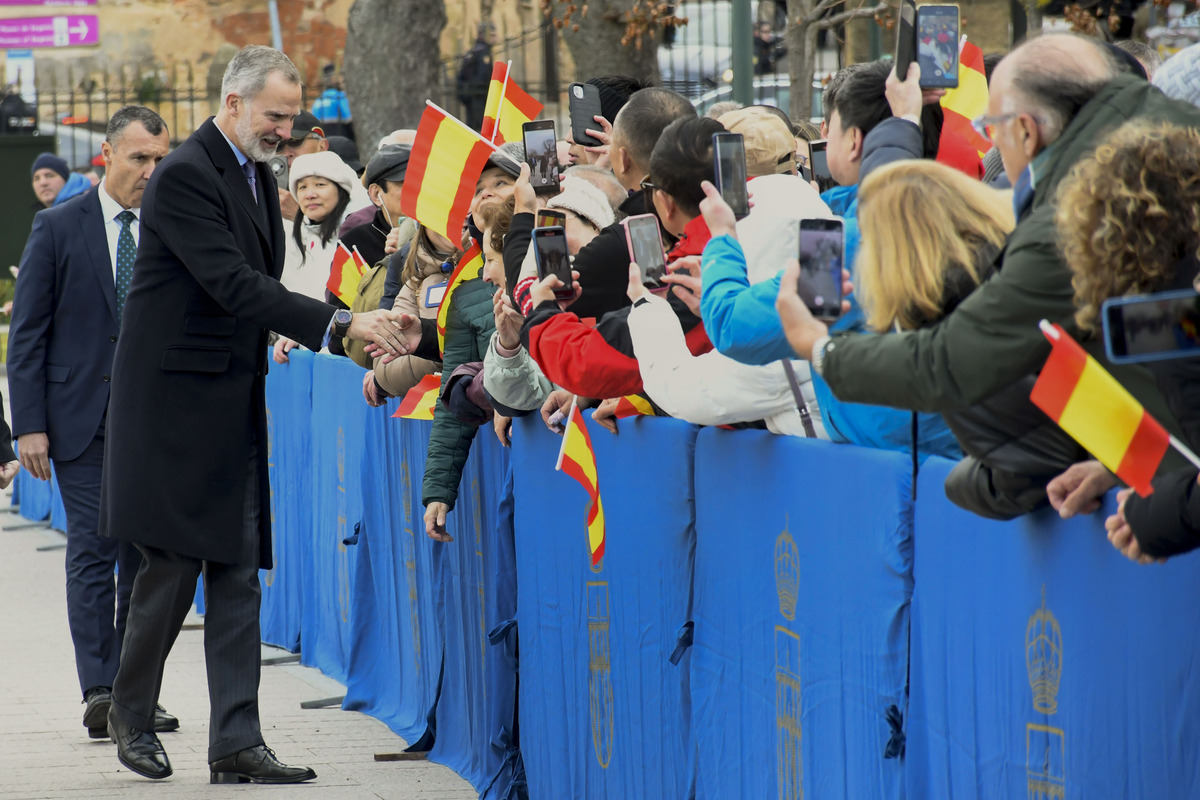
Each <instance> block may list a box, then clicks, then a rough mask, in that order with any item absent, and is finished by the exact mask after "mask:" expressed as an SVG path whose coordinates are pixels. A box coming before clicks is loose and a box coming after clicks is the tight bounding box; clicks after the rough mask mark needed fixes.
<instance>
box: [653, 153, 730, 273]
mask: <svg viewBox="0 0 1200 800" xmlns="http://www.w3.org/2000/svg"><path fill="white" fill-rule="evenodd" d="M712 140H713V174H714V175H715V176H716V179H717V191H719V192H720V193H721V197H722V199H724V200H725V202H726V203H728V204H729V207H730V208H732V209H733V215H734V216H735V217H737V218H738V219H741V218H742V217H745V216H748V215H749V214H750V194H749V192H748V191H747V189H746V144H745V142H744V141H743V140H742V135H741V134H740V133H714V134H713V137H712ZM638 263H639V264H640V263H641V262H640V261H639V262H638Z"/></svg>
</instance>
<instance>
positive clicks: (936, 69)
mask: <svg viewBox="0 0 1200 800" xmlns="http://www.w3.org/2000/svg"><path fill="white" fill-rule="evenodd" d="M917 63H918V64H920V65H921V88H922V89H956V88H958V6H949V5H947V6H943V5H929V6H921V7H920V8H918V9H917Z"/></svg>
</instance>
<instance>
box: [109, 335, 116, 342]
mask: <svg viewBox="0 0 1200 800" xmlns="http://www.w3.org/2000/svg"><path fill="white" fill-rule="evenodd" d="M108 340H109V341H110V342H115V341H116V340H117V335H116V334H115V333H114V334H113V335H112V336H110V337H108Z"/></svg>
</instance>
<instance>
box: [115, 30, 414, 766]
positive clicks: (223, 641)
mask: <svg viewBox="0 0 1200 800" xmlns="http://www.w3.org/2000/svg"><path fill="white" fill-rule="evenodd" d="M221 96H222V105H221V109H220V111H219V112H218V113H217V116H216V117H215V118H213V119H210V120H209V121H208V122H205V123H204V124H203V125H202V126H201V127H200V128H199V129H198V130H197V131H196V133H195V134H193V135H192V136H191V137H190V138H189V139H188V140H187V141H186V142H184V143H183V144H182V145H180V147H179V149H177V150H176V151H175V152H174V153H172V154H171V155H170V156H168V157H167V158H166V159H165V160H164V161H163V163H162V165H161V166H160V167H159V168H158V169H157V170H156V171H155V173H154V176H153V177H152V178H151V180H150V183H149V185H148V186H147V188H146V195H145V200H144V202H143V204H142V239H141V243H140V246H139V249H138V256H137V261H136V263H135V265H134V272H133V283H132V286H131V287H130V290H129V298H128V301H127V303H126V306H125V317H124V321H123V324H122V335H121V337H120V339H119V341H118V342H117V352H116V358H115V360H114V363H113V372H112V376H113V381H112V397H111V400H110V405H109V416H108V433H109V437H108V447H107V449H106V451H105V461H104V488H103V497H102V501H101V531H102V532H105V533H107V535H109V536H111V537H113V538H116V539H119V540H122V541H129V542H134V543H135V544H136V545H137V546H138V549H139V550H141V552H142V554H143V556H144V559H145V560H144V562H143V564H142V567H141V570H140V571H139V572H138V574H137V578H136V580H135V581H134V586H133V596H132V598H131V601H130V608H129V617H128V621H127V625H126V632H125V642H124V645H123V648H122V651H121V666H120V669H119V670H118V672H117V676H116V680H115V682H114V684H113V699H112V708H111V710H110V712H109V719H108V722H109V733H110V734H111V735H112V737H113V739H114V741H116V743H117V754H118V758H119V760H120V762H121V763H122V764H123V765H125V766H126V767H128V768H129V769H131V770H133V771H134V772H137V773H138V774H140V775H144V776H146V777H148V778H165V777H167V776H168V775H170V774H171V764H170V761H169V760H168V759H167V755H166V753H165V752H164V750H163V748H162V745H161V743H160V742H159V740H158V737H157V736H155V735H154V733H153V726H154V710H155V704H156V703H157V700H158V692H159V687H160V686H161V684H162V674H163V665H164V662H165V661H166V658H167V654H168V653H169V652H170V649H171V645H172V644H173V643H174V641H175V637H176V636H177V635H178V633H179V628H180V626H181V625H182V623H183V619H184V617H185V616H186V614H187V611H188V608H189V607H190V606H191V601H192V596H193V593H194V591H195V582H196V578H197V576H199V575H200V574H201V572H203V575H204V588H205V600H206V614H205V620H204V650H205V662H206V665H207V669H208V691H209V702H210V707H211V717H210V723H209V748H208V760H209V765H210V768H211V779H212V781H213V782H214V783H221V782H243V781H254V782H260V783H295V782H299V781H306V780H311V779H312V778H315V777H316V774H315V773H314V772H313V771H312V770H311V769H308V768H305V767H288V766H285V765H283V764H281V763H279V761H278V760H276V758H275V756H274V754H273V753H272V752H271V751H270V750H269V749H268V748H266V747H265V745H264V744H263V738H262V733H261V731H260V726H259V719H258V681H259V660H260V647H259V641H260V637H259V626H258V615H259V601H260V599H261V587H260V585H259V578H258V569H259V567H260V566H262V567H269V566H270V565H271V561H270V559H271V527H270V506H269V502H270V500H269V494H268V491H269V489H268V483H267V462H266V451H267V425H266V411H265V404H264V378H265V375H266V370H267V332H268V331H271V330H274V331H278V332H279V333H280V334H282V335H284V336H287V337H288V338H291V339H294V340H296V341H298V342H300V343H301V344H303V345H305V346H306V347H309V348H310V349H313V350H319V349H320V348H321V347H322V345H323V343H324V342H326V341H327V340H328V339H329V338H330V337H331V336H343V335H348V336H349V337H350V338H352V339H357V340H360V341H370V342H373V343H374V345H375V347H376V348H378V350H377V354H385V355H390V356H395V355H398V354H400V353H404V352H407V351H408V347H409V344H410V343H411V344H413V345H415V344H416V340H417V339H418V338H419V337H420V333H419V332H420V323H419V321H418V320H417V319H416V318H413V317H409V316H407V315H404V314H400V313H398V312H393V311H373V312H367V313H363V314H353V315H352V314H350V312H348V311H345V310H341V311H338V312H337V313H336V314H335V309H334V308H333V307H332V306H330V305H327V304H325V303H321V302H319V301H317V300H312V299H310V298H307V297H304V296H302V295H298V294H292V293H290V292H288V291H287V290H286V289H284V288H283V285H282V284H280V283H279V275H280V274H281V272H282V270H283V252H284V238H283V237H284V231H283V224H282V221H281V219H280V214H279V203H278V202H277V201H276V197H277V194H276V191H275V190H276V186H275V181H274V179H273V178H272V176H271V171H270V169H268V168H267V166H266V165H265V163H264V162H265V161H266V160H267V159H268V158H270V157H271V156H273V155H274V154H275V152H276V149H277V148H278V147H279V145H280V143H281V142H282V141H284V140H285V139H287V138H289V136H290V135H291V128H292V118H293V117H295V116H296V114H297V113H298V112H299V111H300V101H301V89H300V75H299V73H298V72H297V71H296V68H295V66H294V65H293V64H292V62H291V61H290V60H288V58H287V56H285V55H283V54H282V53H280V52H279V51H277V50H272V49H271V48H268V47H259V46H250V47H246V48H244V49H243V50H241V51H240V52H239V53H238V54H237V55H236V56H235V57H234V58H233V60H232V61H230V63H229V67H228V68H227V70H226V72H225V77H224V80H223V83H222V87H221Z"/></svg>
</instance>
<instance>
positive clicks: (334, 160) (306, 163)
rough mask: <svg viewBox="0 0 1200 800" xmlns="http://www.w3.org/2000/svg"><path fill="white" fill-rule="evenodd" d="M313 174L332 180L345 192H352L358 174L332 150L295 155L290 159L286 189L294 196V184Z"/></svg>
mask: <svg viewBox="0 0 1200 800" xmlns="http://www.w3.org/2000/svg"><path fill="white" fill-rule="evenodd" d="M313 175H316V176H317V177H320V178H325V179H326V180H330V181H333V182H334V183H336V184H337V185H338V186H340V187H342V188H343V189H345V190H346V194H354V184H355V183H357V182H358V175H357V174H356V173H355V172H354V170H352V169H351V168H350V165H349V164H347V163H346V162H345V161H342V159H341V157H340V156H339V155H338V154H337V153H335V152H333V151H332V150H323V151H321V152H320V153H308V154H306V155H302V156H296V159H295V160H294V161H292V167H291V170H290V171H289V176H288V191H290V192H291V193H292V196H293V197H295V196H296V184H297V183H299V182H300V179H301V178H311V177H312V176H313Z"/></svg>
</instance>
